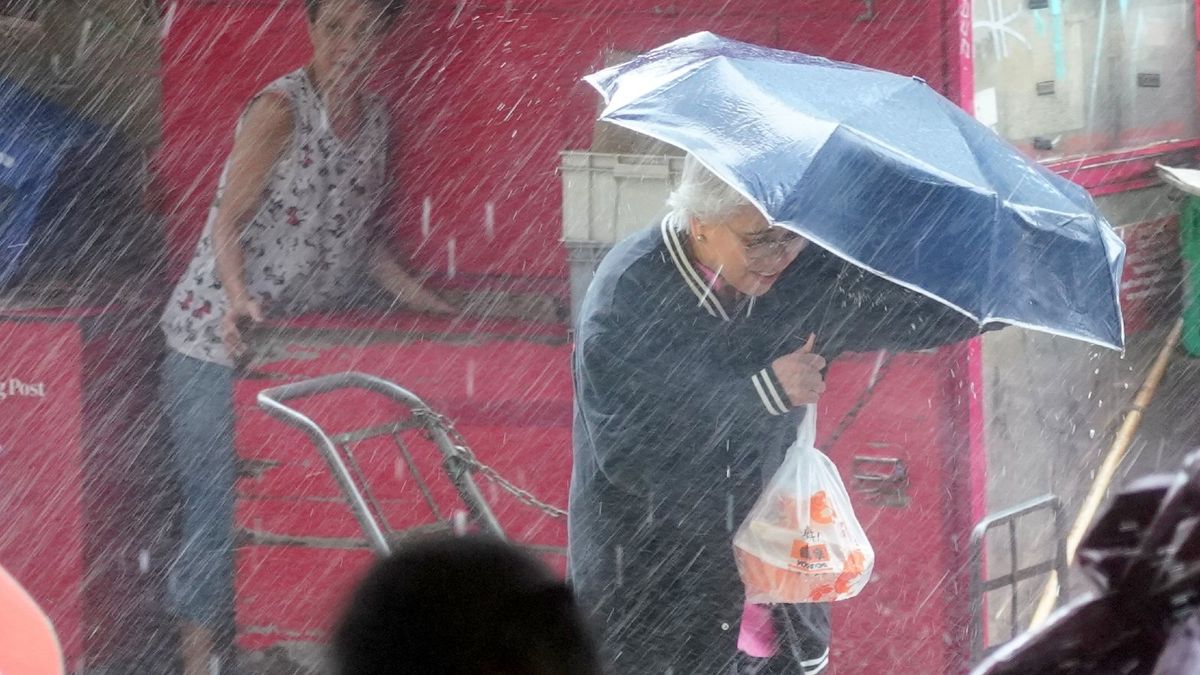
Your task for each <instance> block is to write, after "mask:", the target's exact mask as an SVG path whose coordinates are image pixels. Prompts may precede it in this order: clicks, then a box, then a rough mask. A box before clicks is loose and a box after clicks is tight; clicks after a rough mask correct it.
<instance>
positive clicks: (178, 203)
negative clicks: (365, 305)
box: [158, 0, 947, 277]
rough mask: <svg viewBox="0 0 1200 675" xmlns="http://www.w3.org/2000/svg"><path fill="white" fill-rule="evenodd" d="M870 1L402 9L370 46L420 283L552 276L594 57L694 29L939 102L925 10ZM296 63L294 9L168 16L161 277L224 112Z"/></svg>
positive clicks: (192, 206) (197, 210) (399, 216)
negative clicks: (388, 33)
mask: <svg viewBox="0 0 1200 675" xmlns="http://www.w3.org/2000/svg"><path fill="white" fill-rule="evenodd" d="M878 4H879V5H880V6H879V8H878V10H877V11H878V12H879V14H878V15H877V16H875V17H874V18H873V19H872V20H870V21H858V20H857V18H858V17H859V16H861V15H862V14H863V12H864V11H865V9H866V4H865V3H862V2H859V1H857V0H839V1H835V2H829V3H802V4H801V6H799V7H798V6H797V5H796V4H795V3H789V2H785V1H784V0H751V1H749V2H743V3H736V4H735V3H712V2H709V1H708V0H676V1H675V2H673V3H671V4H670V5H669V6H663V5H657V4H655V3H648V2H645V1H644V0H616V1H615V2H605V3H593V2H582V1H568V0H540V1H536V2H535V1H533V0H512V1H510V2H507V3H502V2H466V3H461V4H460V3H455V2H449V1H439V2H432V1H429V2H424V3H419V4H417V5H416V6H415V7H414V8H412V9H411V10H409V13H408V14H407V15H406V16H405V17H404V18H403V19H402V20H401V23H400V24H399V25H398V26H397V28H396V30H395V34H394V36H393V37H392V39H391V40H390V42H389V44H388V46H387V47H386V50H387V53H386V55H385V56H384V58H386V59H387V67H386V77H385V78H384V79H385V82H384V83H382V84H384V91H385V92H386V93H387V95H388V97H389V98H390V100H391V101H392V103H393V122H394V137H395V138H394V142H395V148H394V152H393V160H394V162H395V166H396V169H395V178H396V183H397V187H396V192H395V200H394V201H395V208H394V209H393V219H394V221H395V227H396V231H397V235H398V237H399V238H400V241H401V242H402V246H403V249H404V250H405V251H406V252H407V253H408V254H409V255H410V256H411V257H412V258H413V260H414V261H415V262H416V263H417V265H418V266H420V267H422V268H426V269H431V270H437V271H443V272H444V271H448V270H449V269H450V268H451V267H453V269H454V270H455V271H456V272H458V273H466V274H471V275H476V274H483V275H504V276H520V277H564V276H565V274H566V262H565V256H564V254H563V252H562V249H561V246H560V245H559V243H558V241H559V237H560V230H561V224H560V223H561V215H560V210H561V187H560V180H559V177H558V174H557V171H556V170H557V167H558V153H559V151H561V150H564V149H568V148H570V149H581V148H587V147H589V145H590V144H591V133H592V128H593V119H594V116H595V114H596V112H597V111H598V97H597V96H596V95H595V94H594V93H593V92H592V91H591V90H590V89H589V88H588V87H587V86H586V85H584V84H583V83H581V82H580V77H582V76H583V75H585V74H587V73H588V72H591V71H593V70H596V69H598V68H600V67H601V66H602V65H603V62H604V54H605V53H606V52H607V51H608V50H610V49H611V50H620V51H644V50H647V49H649V48H651V47H654V46H656V45H659V44H662V43H664V42H667V41H669V40H672V39H675V38H678V37H681V36H683V35H686V34H689V33H691V32H695V31H699V30H711V31H714V32H717V33H720V34H723V35H726V36H729V37H734V38H740V39H745V40H750V41H754V42H758V43H761V44H767V45H773V46H779V47H784V48H788V49H796V50H801V51H809V52H813V53H819V54H823V55H828V56H832V57H834V58H841V59H847V60H855V61H858V62H860V63H864V64H867V65H872V66H878V67H884V68H889V69H892V70H897V71H901V72H911V73H915V74H918V75H920V76H922V77H924V78H925V79H926V80H927V81H928V82H929V83H930V84H931V85H932V86H935V87H938V88H940V89H943V90H944V89H945V88H946V87H947V77H946V75H947V73H946V71H947V68H946V66H945V59H944V58H943V51H944V48H945V40H943V39H942V37H941V34H942V31H941V29H940V26H941V25H942V22H943V21H944V17H943V15H942V8H941V7H940V5H939V4H938V3H932V2H923V1H921V0H904V1H901V2H889V3H878ZM597 7H602V9H597ZM308 50H309V48H308V40H307V36H306V34H305V29H304V19H303V16H302V13H301V11H300V3H299V2H298V1H297V2H295V3H290V2H289V3H286V4H285V5H284V8H282V9H281V8H279V7H278V6H267V5H264V4H261V3H246V2H232V1H231V2H204V3H201V2H196V1H192V2H181V3H179V7H178V8H177V10H176V12H175V16H174V21H173V22H172V24H171V27H170V30H169V32H168V34H167V37H166V40H165V44H164V50H163V51H164V63H163V77H164V83H163V85H164V110H163V114H164V122H163V123H164V146H163V149H162V152H161V154H160V157H159V162H158V165H159V168H160V177H161V179H162V181H163V182H162V186H163V188H164V190H165V197H166V204H167V208H168V211H169V214H170V217H169V226H168V227H169V241H170V244H171V255H172V261H173V269H174V270H175V271H176V272H178V271H179V270H180V268H181V266H182V264H183V263H185V262H186V259H187V257H188V255H190V253H191V247H192V246H193V245H194V239H195V237H196V236H197V233H198V232H199V229H200V227H201V226H202V225H203V222H204V216H205V210H206V208H207V205H208V203H209V201H210V200H211V198H212V194H213V190H214V187H215V183H216V178H217V174H218V173H219V169H220V164H221V162H222V161H223V160H224V157H225V155H226V154H227V153H228V150H229V145H230V142H231V135H232V128H233V125H234V122H235V119H236V116H237V113H238V111H239V110H240V109H241V106H242V105H244V103H245V101H246V99H248V98H249V96H250V95H251V94H252V93H254V92H255V91H257V90H258V89H259V88H260V87H261V86H263V85H264V84H265V83H267V82H268V81H270V80H271V79H273V78H274V77H277V76H278V75H280V74H282V73H284V72H286V71H288V70H290V69H292V68H295V67H297V66H298V65H300V64H301V63H303V62H304V61H305V60H306V58H307V56H308ZM427 199H428V203H429V215H430V218H429V222H428V226H429V227H428V229H429V236H427V237H426V236H425V234H424V232H423V229H424V228H423V227H422V212H423V210H424V208H425V206H424V205H425V202H426V200H427ZM489 204H490V205H491V212H492V214H493V219H492V223H491V226H490V227H489V223H488V222H487V220H488V219H487V215H486V214H487V212H488V209H489V206H488V205H489ZM451 240H453V242H454V243H453V247H454V250H455V253H456V254H455V256H454V258H455V259H454V262H453V265H451V262H450V252H449V250H450V247H451Z"/></svg>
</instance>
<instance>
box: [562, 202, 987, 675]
mask: <svg viewBox="0 0 1200 675" xmlns="http://www.w3.org/2000/svg"><path fill="white" fill-rule="evenodd" d="M671 222H672V220H671V218H670V217H668V218H667V219H664V221H663V223H662V224H660V225H659V226H657V227H652V228H649V229H647V230H644V231H642V232H640V233H638V234H636V235H634V236H632V237H630V238H629V239H627V240H625V241H623V242H621V243H620V244H618V245H617V246H616V247H615V248H614V249H613V250H612V251H611V252H610V253H609V254H608V255H607V256H606V257H605V259H604V261H603V262H602V263H601V265H600V268H599V269H598V270H597V272H596V276H595V278H594V280H593V281H592V285H591V287H590V288H589V290H588V294H587V297H586V299H585V301H584V303H583V307H582V310H581V314H580V320H579V326H578V334H577V337H576V344H575V354H574V357H573V375H574V386H575V422H574V469H573V474H572V479H571V499H570V519H569V535H570V566H571V579H572V582H573V584H574V586H575V589H576V591H577V593H578V594H579V597H580V599H581V602H582V603H583V604H584V606H585V607H589V608H591V609H592V610H593V611H594V612H595V617H596V620H597V622H598V624H599V628H600V630H601V633H602V637H603V639H604V642H605V647H606V649H607V652H608V657H609V658H610V659H612V660H614V661H616V666H615V671H616V672H620V673H623V674H632V673H643V672H644V673H654V674H655V675H659V674H661V673H663V672H665V671H666V668H667V667H668V666H671V667H673V668H674V672H675V673H705V672H718V669H719V668H720V667H723V666H722V664H721V663H718V662H717V661H718V660H720V659H722V658H728V657H729V656H732V654H733V652H734V646H733V645H734V639H735V637H736V628H737V625H738V619H739V617H740V613H741V605H742V602H741V598H742V595H743V589H742V586H741V582H740V580H739V578H738V575H737V571H736V568H735V566H734V562H733V553H732V543H731V542H732V535H733V532H734V530H735V529H736V528H737V527H738V525H739V524H740V523H741V521H742V519H743V518H744V517H745V514H746V513H747V511H748V510H749V508H750V507H751V506H752V505H753V503H754V501H755V499H756V498H757V497H758V495H759V493H760V491H761V489H762V487H763V484H764V480H765V479H766V478H769V477H770V476H771V474H772V473H773V472H774V471H775V469H776V468H777V467H778V466H779V464H780V462H781V461H782V457H783V453H784V451H785V450H786V449H787V447H788V446H789V445H790V444H791V442H792V441H793V440H794V439H795V434H796V427H797V422H798V421H799V420H798V417H797V415H798V413H797V412H795V411H793V410H792V409H791V407H790V405H789V404H788V401H787V398H786V395H785V394H784V391H783V387H782V386H781V385H780V384H779V383H778V381H776V379H775V377H774V374H773V372H772V370H771V363H772V361H774V359H776V358H778V357H779V356H783V355H785V354H787V353H790V352H792V351H795V350H796V349H798V348H800V347H801V346H802V345H803V343H804V342H805V341H806V339H807V338H808V336H809V334H810V333H815V334H816V336H817V347H816V351H817V352H818V353H820V354H822V355H823V356H825V357H826V358H828V359H832V358H833V357H835V356H837V355H838V354H840V353H842V352H845V351H872V350H877V349H889V350H896V351H900V350H912V349H921V348H926V347H930V346H935V345H940V344H945V343H949V342H954V341H958V340H961V339H964V338H966V337H969V336H971V335H973V334H975V333H976V332H977V328H976V325H975V323H974V322H973V321H972V320H970V319H968V318H967V317H964V316H963V315H961V314H959V313H958V312H955V311H954V310H951V309H949V308H947V307H945V306H944V305H942V304H941V303H938V302H935V301H933V300H930V299H928V298H925V297H924V296H922V295H920V294H917V293H915V292H912V291H908V290H905V289H903V288H902V287H900V286H898V285H895V284H893V283H890V282H888V281H885V280H883V279H881V278H879V277H876V276H874V275H872V274H869V273H867V272H863V271H861V270H859V269H858V268H857V267H854V266H852V265H850V264H847V263H845V262H844V261H842V260H840V259H839V258H836V257H835V256H833V255H831V254H829V253H828V252H826V251H824V250H822V249H819V248H818V247H817V246H815V245H810V246H808V247H807V248H806V249H805V250H804V251H803V252H801V254H800V256H799V257H798V258H797V259H796V261H795V262H794V263H792V264H791V265H790V266H789V267H788V268H787V270H786V271H785V272H784V273H783V275H782V276H781V277H780V279H779V280H778V281H777V282H776V284H775V286H774V287H773V288H772V289H771V290H770V291H769V292H768V293H766V294H765V295H763V296H762V297H760V298H757V299H755V300H754V301H753V302H752V303H751V302H748V301H747V302H744V303H743V304H742V305H740V306H738V307H727V306H724V305H722V303H721V302H720V301H719V300H718V299H717V298H716V297H715V296H713V295H712V294H710V293H708V292H707V289H706V285H705V283H704V281H703V277H702V276H701V275H700V274H699V272H698V271H697V270H696V269H695V268H694V267H693V265H692V264H691V263H690V262H689V260H688V258H687V256H686V253H685V242H684V241H683V237H685V236H686V235H685V234H684V233H681V232H679V231H678V230H677V229H676V228H675V227H673V226H672V225H671V224H670V223H671ZM710 667H711V670H710V669H709V668H710ZM722 672H724V671H722Z"/></svg>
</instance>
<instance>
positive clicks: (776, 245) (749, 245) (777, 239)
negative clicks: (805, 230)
mask: <svg viewBox="0 0 1200 675" xmlns="http://www.w3.org/2000/svg"><path fill="white" fill-rule="evenodd" d="M722 225H723V226H724V227H725V229H727V230H729V232H730V234H732V235H733V236H734V237H735V238H736V239H737V240H738V243H739V244H741V247H742V251H744V252H745V253H746V259H747V260H748V261H749V262H752V263H754V262H762V261H764V260H771V259H774V258H778V257H782V256H786V255H791V254H793V253H795V252H797V251H799V250H800V247H801V246H803V245H804V242H805V239H804V237H801V236H800V235H798V234H796V233H795V232H792V231H790V230H785V229H783V228H781V227H779V228H772V229H773V230H777V231H778V234H775V235H773V236H772V235H768V234H767V232H768V231H767V230H764V231H763V232H760V233H757V234H754V235H751V236H746V235H744V234H741V233H739V232H736V231H734V229H733V228H731V227H729V226H728V225H725V224H724V223H722Z"/></svg>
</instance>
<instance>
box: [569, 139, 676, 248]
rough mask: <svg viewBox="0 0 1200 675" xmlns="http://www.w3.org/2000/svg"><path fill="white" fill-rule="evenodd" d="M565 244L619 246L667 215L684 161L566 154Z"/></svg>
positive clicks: (586, 153) (579, 153) (642, 156)
mask: <svg viewBox="0 0 1200 675" xmlns="http://www.w3.org/2000/svg"><path fill="white" fill-rule="evenodd" d="M561 170H562V185H563V241H566V242H590V243H600V244H615V243H616V242H618V241H620V240H621V239H623V238H625V237H626V236H628V235H629V234H632V233H634V232H636V231H638V230H640V229H642V228H644V227H646V226H648V225H650V224H651V223H652V222H654V221H655V220H657V219H659V218H661V217H662V216H664V215H666V212H667V196H668V195H670V193H671V189H672V187H673V186H674V185H675V184H676V183H677V182H678V180H679V175H680V173H681V172H682V171H683V158H682V157H671V156H664V155H615V154H606V153H597V152H581V151H568V152H563V153H562V167H561Z"/></svg>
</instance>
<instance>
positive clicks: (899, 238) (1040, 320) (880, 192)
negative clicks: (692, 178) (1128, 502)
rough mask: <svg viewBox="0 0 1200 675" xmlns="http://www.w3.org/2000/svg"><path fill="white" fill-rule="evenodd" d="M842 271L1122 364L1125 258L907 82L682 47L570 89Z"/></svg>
mask: <svg viewBox="0 0 1200 675" xmlns="http://www.w3.org/2000/svg"><path fill="white" fill-rule="evenodd" d="M585 79H586V81H587V82H588V83H589V84H591V85H592V86H593V87H595V88H596V89H597V90H599V92H600V93H601V94H602V95H603V96H604V99H605V101H606V103H607V106H606V107H605V109H604V112H603V113H601V116H600V119H602V120H605V121H608V122H612V123H614V124H618V125H620V126H623V127H627V128H629V129H632V130H634V131H638V132H640V133H643V134H646V135H648V136H653V137H655V138H657V139H660V140H663V141H666V142H668V143H671V144H673V145H676V146H678V147H680V148H683V149H684V150H687V151H688V152H690V153H692V154H694V155H695V156H696V157H697V158H698V159H699V160H700V161H701V162H702V163H703V164H704V165H705V166H706V167H708V168H709V170H711V171H712V172H713V173H714V174H716V175H717V176H718V177H720V178H721V179H723V180H725V181H726V182H728V183H729V184H730V185H732V186H733V187H735V188H736V189H737V190H738V191H739V192H741V193H742V194H743V195H744V196H745V197H746V198H747V199H749V200H750V201H751V202H752V203H753V204H754V205H755V206H757V207H758V208H759V210H761V211H762V212H763V213H764V214H765V215H766V217H767V219H768V220H769V221H770V222H771V224H772V225H781V226H783V227H787V228H789V229H791V230H795V231H796V232H799V233H800V234H802V235H804V236H805V237H807V238H808V239H810V240H812V241H813V242H815V243H817V244H819V245H820V246H822V247H824V248H826V249H828V250H830V251H832V252H833V253H834V254H836V255H839V256H841V257H843V258H845V259H846V260H849V261H850V262H852V263H854V264H856V265H859V266H861V267H863V268H865V269H867V270H869V271H871V272H873V273H875V274H878V275H880V276H882V277H884V278H886V279H889V280H891V281H893V282H895V283H898V284H900V285H902V286H905V287H907V288H910V289H912V290H915V291H918V292H920V293H923V294H925V295H927V296H929V297H932V298H934V299H937V300H939V301H941V302H944V303H946V304H947V305H949V306H951V307H953V308H955V309H957V310H958V311H960V312H962V313H964V314H966V315H968V316H970V317H971V318H973V319H975V320H977V321H978V322H979V323H980V324H981V325H982V324H986V323H991V322H1001V323H1006V324H1011V325H1016V326H1023V327H1027V328H1032V329H1036V330H1041V331H1044V332H1048V333H1053V334H1056V335H1063V336H1067V337H1071V338H1076V339H1079V340H1084V341H1086V342H1090V343H1094V344H1098V345H1103V346H1107V347H1112V348H1115V349H1122V348H1123V346H1124V342H1125V334H1124V327H1123V325H1122V321H1121V308H1120V304H1119V301H1118V293H1119V285H1120V279H1121V268H1122V265H1123V264H1124V259H1125V246H1124V244H1123V243H1122V242H1121V240H1120V238H1119V237H1118V236H1117V235H1116V233H1115V232H1113V229H1112V227H1111V226H1110V225H1109V224H1108V223H1107V222H1106V221H1105V220H1104V218H1103V217H1102V216H1101V215H1100V213H1099V212H1098V211H1097V209H1096V206H1095V204H1094V203H1093V202H1092V199H1091V197H1090V196H1089V195H1088V194H1087V192H1086V191H1085V190H1083V189H1082V188H1080V187H1079V186H1077V185H1075V184H1073V183H1071V182H1070V181H1068V180H1065V179H1063V178H1061V177H1059V176H1057V175H1055V174H1053V173H1051V172H1050V171H1047V170H1046V169H1045V168H1043V167H1041V166H1039V165H1038V164H1036V163H1034V162H1031V161H1029V160H1027V159H1026V158H1025V157H1024V156H1023V155H1021V154H1020V152H1019V151H1017V150H1016V149H1015V148H1014V147H1012V146H1011V145H1009V144H1008V143H1007V142H1005V141H1004V140H1003V139H1001V138H1000V137H998V136H997V135H996V134H995V133H993V132H992V131H991V130H990V129H988V128H987V127H985V126H984V125H982V124H980V123H979V122H977V121H976V120H975V119H973V118H972V117H971V116H970V115H967V114H966V113H965V112H963V111H962V110H961V109H960V108H959V107H958V106H956V105H954V104H953V103H951V102H950V101H949V100H947V99H945V98H944V97H942V96H941V95H939V94H938V93H937V92H935V91H933V90H932V89H930V88H929V87H928V86H927V85H926V84H925V82H924V81H922V80H921V79H919V78H915V77H904V76H901V75H895V74H892V73H887V72H882V71H878V70H872V69H870V68H864V67H861V66H855V65H852V64H846V63H839V62H836V61H830V60H828V59H823V58H818V57H813V56H807V55H804V54H798V53H796V52H788V51H783V50H777V49H768V48H765V47H759V46H755V45H751V44H746V43H743V42H737V41H734V40H728V39H725V38H721V37H719V36H716V35H713V34H712V33H696V34H695V35H691V36H689V37H686V38H683V39H680V40H677V41H675V42H672V43H670V44H667V45H664V46H662V47H659V48H658V49H655V50H653V51H651V52H648V53H646V54H645V55H643V56H641V57H639V58H636V59H634V60H632V61H630V62H628V63H625V64H622V65H619V66H615V67H612V68H608V69H606V70H602V71H600V72H598V73H594V74H592V75H589V76H588V77H587V78H585Z"/></svg>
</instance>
